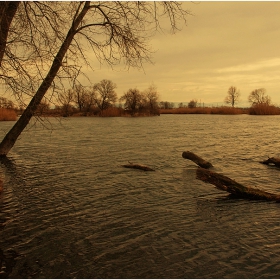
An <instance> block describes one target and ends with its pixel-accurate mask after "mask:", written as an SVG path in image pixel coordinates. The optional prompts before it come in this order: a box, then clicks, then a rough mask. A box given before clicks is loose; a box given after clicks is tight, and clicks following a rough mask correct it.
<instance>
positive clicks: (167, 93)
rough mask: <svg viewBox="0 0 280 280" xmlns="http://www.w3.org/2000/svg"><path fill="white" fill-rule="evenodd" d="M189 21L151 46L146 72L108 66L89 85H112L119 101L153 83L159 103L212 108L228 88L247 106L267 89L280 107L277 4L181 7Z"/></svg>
mask: <svg viewBox="0 0 280 280" xmlns="http://www.w3.org/2000/svg"><path fill="white" fill-rule="evenodd" d="M184 5H185V7H186V8H187V9H188V10H190V11H191V12H192V14H193V16H189V17H188V22H187V26H186V27H184V28H183V30H181V31H179V32H177V33H176V34H175V35H172V34H170V33H168V32H165V34H162V33H159V34H158V35H156V37H153V39H152V40H151V42H150V43H151V46H152V48H153V49H154V50H155V51H156V52H155V54H154V55H153V61H154V64H145V65H144V71H143V70H139V69H130V70H129V71H121V70H119V69H116V70H114V71H112V70H110V69H108V68H107V67H106V66H104V65H103V66H102V67H101V68H99V66H98V67H97V68H95V71H94V72H93V73H92V74H90V76H91V78H92V81H93V82H99V81H100V80H101V79H110V80H112V81H113V82H115V83H116V84H117V93H118V95H119V96H121V95H122V94H123V93H124V92H125V91H127V90H128V89H129V88H135V87H136V88H138V89H139V90H144V89H146V88H148V87H149V85H151V84H152V83H153V84H154V85H155V86H156V87H157V89H158V92H159V94H160V99H161V100H164V101H165V100H167V101H170V102H189V101H190V100H191V99H197V100H198V102H204V103H205V104H212V105H216V104H219V105H221V103H222V102H223V101H224V98H225V96H226V93H227V90H228V88H229V87H230V86H236V87H237V88H238V89H239V90H240V93H241V96H240V99H241V100H240V103H239V104H237V105H240V106H248V105H249V104H248V102H247V99H248V95H249V93H250V92H251V91H252V90H254V89H257V88H265V89H266V90H267V94H268V95H269V96H270V97H271V99H272V103H274V104H277V105H280V2H255V1H253V2H228V1H223V2H209V1H202V2H184Z"/></svg>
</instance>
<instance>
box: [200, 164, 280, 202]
mask: <svg viewBox="0 0 280 280" xmlns="http://www.w3.org/2000/svg"><path fill="white" fill-rule="evenodd" d="M196 176H197V179H199V180H202V181H203V182H206V183H210V184H213V185H215V186H216V187H217V188H218V189H220V190H223V191H227V192H229V193H231V194H234V195H236V196H238V197H240V198H246V199H254V200H269V201H276V202H280V195H277V194H272V193H269V192H266V191H262V190H259V189H256V188H250V187H246V186H244V185H241V184H239V183H237V182H236V181H234V180H232V179H230V178H228V177H226V176H224V175H222V174H218V173H216V172H213V171H210V170H207V169H204V168H198V169H197V171H196Z"/></svg>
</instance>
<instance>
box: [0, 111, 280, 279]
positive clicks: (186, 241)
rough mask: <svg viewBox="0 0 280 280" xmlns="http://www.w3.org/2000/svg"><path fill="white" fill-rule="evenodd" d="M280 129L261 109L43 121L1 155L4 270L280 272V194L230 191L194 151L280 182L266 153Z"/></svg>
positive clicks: (248, 178) (116, 274)
mask: <svg viewBox="0 0 280 280" xmlns="http://www.w3.org/2000/svg"><path fill="white" fill-rule="evenodd" d="M12 125H13V122H1V123H0V137H1V138H2V137H3V136H4V135H5V133H6V132H7V131H8V130H9V128H10V127H11V126H12ZM279 128H280V116H250V115H230V116H227V115H161V116H157V117H140V118H125V117H120V118H94V117H93V118H91V117H85V118H83V117H80V118H65V119H55V118H49V119H42V123H39V122H37V123H33V124H32V125H30V126H29V127H28V129H27V130H25V131H24V132H23V133H22V135H21V136H20V139H19V140H18V141H17V143H16V145H15V146H14V148H13V149H12V151H11V152H10V154H9V156H8V159H7V160H2V161H1V165H0V176H1V177H2V178H3V181H4V190H3V192H2V193H1V194H0V237H1V239H0V259H2V269H1V272H0V276H2V277H3V278H280V219H279V213H280V204H279V203H274V202H265V201H249V200H244V199H232V198H229V196H228V194H227V193H226V192H223V191H221V190H218V189H216V188H215V187H214V186H213V185H210V184H206V183H204V182H202V181H199V180H197V179H196V175H195V171H196V168H197V166H196V165H195V164H194V163H193V162H191V161H189V160H186V159H183V158H182V152H183V151H192V152H194V153H196V154H197V155H199V156H201V157H202V158H204V159H206V160H208V161H210V162H211V163H212V164H213V165H214V171H216V172H219V173H223V174H224V175H226V176H229V177H230V178H231V179H234V180H236V181H237V182H240V183H242V184H245V185H248V186H256V187H259V188H262V189H264V190H267V191H271V192H274V193H280V184H279V181H280V178H279V175H280V173H279V172H280V170H279V169H276V168H274V167H270V166H266V165H262V164H260V163H259V161H262V160H265V159H267V158H268V157H272V156H275V157H280V129H279ZM128 162H132V163H138V164H143V165H147V166H149V167H151V168H154V169H155V172H144V171H141V170H134V169H127V168H124V167H122V165H123V164H127V163H128Z"/></svg>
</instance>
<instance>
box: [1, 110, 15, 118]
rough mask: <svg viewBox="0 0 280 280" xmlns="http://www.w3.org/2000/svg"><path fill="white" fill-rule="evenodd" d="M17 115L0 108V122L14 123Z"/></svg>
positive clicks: (13, 111)
mask: <svg viewBox="0 0 280 280" xmlns="http://www.w3.org/2000/svg"><path fill="white" fill-rule="evenodd" d="M16 120H17V114H16V112H15V110H13V109H4V108H0V121H16Z"/></svg>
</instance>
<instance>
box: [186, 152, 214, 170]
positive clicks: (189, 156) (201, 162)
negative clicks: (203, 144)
mask: <svg viewBox="0 0 280 280" xmlns="http://www.w3.org/2000/svg"><path fill="white" fill-rule="evenodd" d="M182 157H183V158H185V159H189V160H191V161H193V162H194V163H196V164H197V165H198V166H200V167H202V168H206V169H208V168H210V167H213V165H212V164H211V163H210V162H208V161H206V160H204V159H202V158H201V157H199V156H197V155H196V154H194V153H192V152H189V151H187V152H183V153H182Z"/></svg>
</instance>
